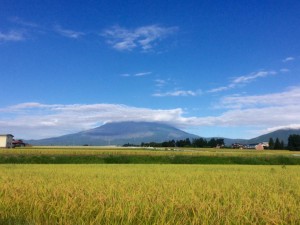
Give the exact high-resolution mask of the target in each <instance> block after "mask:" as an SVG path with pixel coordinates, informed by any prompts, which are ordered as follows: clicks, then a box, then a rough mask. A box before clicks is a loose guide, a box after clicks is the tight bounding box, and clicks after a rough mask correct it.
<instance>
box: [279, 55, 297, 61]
mask: <svg viewBox="0 0 300 225" xmlns="http://www.w3.org/2000/svg"><path fill="white" fill-rule="evenodd" d="M294 60H295V58H294V57H292V56H289V57H286V58H285V59H283V60H282V62H289V61H294Z"/></svg>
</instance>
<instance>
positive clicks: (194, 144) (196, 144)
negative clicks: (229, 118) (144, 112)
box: [141, 138, 224, 148]
mask: <svg viewBox="0 0 300 225" xmlns="http://www.w3.org/2000/svg"><path fill="white" fill-rule="evenodd" d="M217 146H219V147H223V146H224V139H223V138H211V139H210V140H206V139H205V138H196V139H192V140H190V139H189V138H186V139H183V140H176V141H175V140H170V141H164V142H161V143H157V142H149V143H144V142H142V143H141V147H165V148H167V147H170V148H172V147H190V148H215V147H217Z"/></svg>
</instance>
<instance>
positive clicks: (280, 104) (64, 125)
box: [0, 0, 300, 139]
mask: <svg viewBox="0 0 300 225" xmlns="http://www.w3.org/2000/svg"><path fill="white" fill-rule="evenodd" d="M299 11H300V2H299V1H279V0H278V1H191V0H187V1H178V0H173V1H161V0H160V1H155V0H154V1H153V0H151V1H114V0H110V1H108V0H102V1H93V0H85V1H56V0H51V1H47V0H45V1H37V0H27V1H15V0H0V77H1V88H0V95H1V96H2V97H1V98H0V133H12V134H14V135H15V136H16V137H18V138H26V139H28V138H34V139H35V138H44V137H52V136H59V135H62V134H68V133H74V132H77V131H82V130H85V129H89V128H93V127H96V126H99V125H102V124H104V123H106V122H114V121H124V120H131V121H132V120H135V121H160V122H164V123H169V124H173V125H175V126H177V127H178V128H181V129H184V130H186V131H188V132H192V133H194V134H197V135H200V136H204V137H211V136H222V137H231V138H251V137H255V136H257V135H260V134H263V133H266V132H269V131H272V130H275V129H278V128H285V127H293V128H298V127H300V116H299V115H300V113H299V112H300V104H299V102H300V101H299V100H300V76H299V73H300V64H299V62H300V41H299V40H300V29H299V27H300V15H299Z"/></svg>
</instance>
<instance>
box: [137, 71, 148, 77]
mask: <svg viewBox="0 0 300 225" xmlns="http://www.w3.org/2000/svg"><path fill="white" fill-rule="evenodd" d="M151 73H152V72H141V73H136V74H134V76H135V77H142V76H146V75H150V74H151Z"/></svg>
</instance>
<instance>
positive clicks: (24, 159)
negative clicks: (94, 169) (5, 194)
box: [0, 147, 300, 165]
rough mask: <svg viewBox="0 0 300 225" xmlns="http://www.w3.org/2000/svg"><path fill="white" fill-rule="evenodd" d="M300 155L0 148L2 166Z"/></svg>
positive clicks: (235, 160) (250, 160)
mask: <svg viewBox="0 0 300 225" xmlns="http://www.w3.org/2000/svg"><path fill="white" fill-rule="evenodd" d="M299 156H300V155H299V154H297V152H291V151H274V150H273V151H255V150H237V149H211V148H210V149H188V148H176V149H172V150H169V149H168V148H166V149H165V148H160V149H147V148H146V149H143V148H107V147H106V148H103V147H102V148H101V147H38V148H37V147H35V148H18V149H1V150H0V163H1V164H4V163H19V164H20V163H22V164H26V163H29V164H30V163H32V164H94V163H97V164H105V163H108V164H111V163H115V164H129V163H134V164H247V165H300V157H299Z"/></svg>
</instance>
